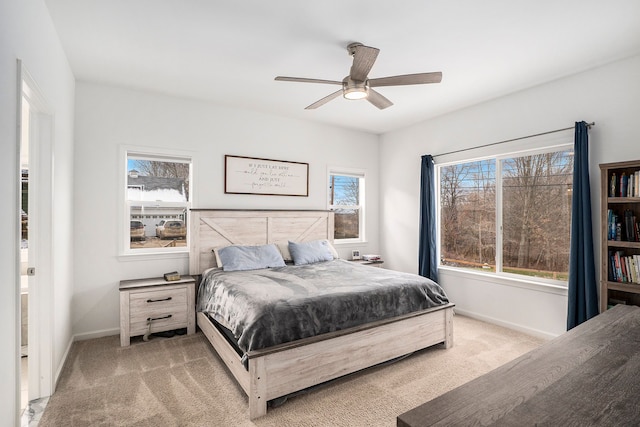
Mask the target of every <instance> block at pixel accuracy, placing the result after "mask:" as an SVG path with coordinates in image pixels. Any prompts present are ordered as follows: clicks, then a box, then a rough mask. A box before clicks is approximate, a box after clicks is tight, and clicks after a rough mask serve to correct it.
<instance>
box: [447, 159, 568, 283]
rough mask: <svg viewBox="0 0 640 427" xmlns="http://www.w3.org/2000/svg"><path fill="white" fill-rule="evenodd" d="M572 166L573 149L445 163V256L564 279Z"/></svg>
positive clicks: (451, 262)
mask: <svg viewBox="0 0 640 427" xmlns="http://www.w3.org/2000/svg"><path fill="white" fill-rule="evenodd" d="M572 171H573V151H572V150H567V151H556V152H551V153H544V154H535V155H528V156H522V157H512V158H502V159H489V160H480V161H475V162H468V163H459V164H454V165H447V166H442V167H440V205H441V221H440V227H441V230H440V231H441V233H440V234H441V241H440V247H441V255H440V256H441V264H442V265H446V266H454V267H460V268H468V269H479V270H482V271H487V272H499V273H500V272H502V273H511V274H519V275H526V276H533V277H540V278H546V279H555V280H560V281H566V280H567V278H568V271H569V238H570V231H571V190H572ZM496 206H501V210H500V209H496ZM500 211H501V212H502V218H500V217H499V214H500ZM497 215H498V217H497ZM496 227H498V228H497V229H498V230H502V233H496Z"/></svg>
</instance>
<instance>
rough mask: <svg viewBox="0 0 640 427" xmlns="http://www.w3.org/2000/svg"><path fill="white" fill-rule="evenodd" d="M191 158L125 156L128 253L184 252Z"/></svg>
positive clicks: (136, 153)
mask: <svg viewBox="0 0 640 427" xmlns="http://www.w3.org/2000/svg"><path fill="white" fill-rule="evenodd" d="M190 193H191V158H189V157H181V156H171V155H157V154H151V153H141V152H133V151H128V152H126V179H125V189H124V194H125V197H124V198H125V204H124V206H125V218H126V221H125V224H126V226H125V230H126V232H125V233H124V236H123V237H124V240H125V245H124V246H125V253H142V252H145V253H162V252H184V251H185V250H186V249H187V248H188V245H187V236H188V232H187V231H188V224H187V220H188V215H187V213H188V210H189V207H190V203H191V196H190Z"/></svg>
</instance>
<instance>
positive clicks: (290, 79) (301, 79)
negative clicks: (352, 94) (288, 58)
mask: <svg viewBox="0 0 640 427" xmlns="http://www.w3.org/2000/svg"><path fill="white" fill-rule="evenodd" d="M275 79H276V80H278V81H281V82H298V83H324V84H331V85H341V84H342V82H339V81H337V80H322V79H307V78H305V77H284V76H278V77H276V78H275Z"/></svg>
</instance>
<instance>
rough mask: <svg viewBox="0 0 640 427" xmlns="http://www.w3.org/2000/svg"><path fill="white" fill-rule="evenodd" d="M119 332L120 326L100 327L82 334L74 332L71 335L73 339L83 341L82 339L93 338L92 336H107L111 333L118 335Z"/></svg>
mask: <svg viewBox="0 0 640 427" xmlns="http://www.w3.org/2000/svg"><path fill="white" fill-rule="evenodd" d="M119 334H120V328H115V329H101V330H99V331H93V332H86V333H84V334H75V335H74V336H73V340H74V341H84V340H90V339H93V338H102V337H109V336H111V335H119Z"/></svg>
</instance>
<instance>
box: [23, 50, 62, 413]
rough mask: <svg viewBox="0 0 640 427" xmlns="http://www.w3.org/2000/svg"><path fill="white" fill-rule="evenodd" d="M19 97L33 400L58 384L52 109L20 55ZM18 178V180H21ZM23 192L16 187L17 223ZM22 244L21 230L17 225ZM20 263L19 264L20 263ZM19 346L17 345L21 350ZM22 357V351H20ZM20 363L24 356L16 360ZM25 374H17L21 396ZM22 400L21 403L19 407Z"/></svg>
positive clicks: (30, 394) (45, 394)
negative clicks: (25, 110) (25, 113)
mask: <svg viewBox="0 0 640 427" xmlns="http://www.w3.org/2000/svg"><path fill="white" fill-rule="evenodd" d="M17 66H18V102H17V104H18V105H17V117H18V120H17V122H18V123H17V125H18V132H17V143H18V156H17V157H18V164H17V171H18V173H20V171H21V158H20V150H21V145H22V123H23V120H22V119H23V117H22V103H23V99H26V100H27V102H28V103H29V107H30V108H29V142H28V143H29V249H28V266H29V267H33V268H35V271H36V274H35V275H34V276H29V304H28V307H29V308H28V311H29V314H28V316H29V326H28V336H29V344H28V345H29V359H28V366H29V375H28V376H29V401H31V400H34V399H38V398H41V397H46V396H50V395H51V394H52V393H53V390H54V377H53V375H54V370H53V326H52V325H53V310H52V308H53V292H52V287H53V277H54V276H53V260H52V257H53V188H54V187H53V123H54V118H53V112H52V110H51V108H50V107H49V104H48V103H47V102H46V99H45V98H44V96H43V95H42V92H41V90H40V89H39V87H38V85H37V83H36V81H35V80H34V79H33V77H32V76H31V75H30V74H29V72H28V71H27V69H26V68H25V66H24V64H23V63H22V61H21V60H20V59H18V61H17ZM20 181H21V180H18V186H20V185H21V184H20ZM20 210H21V192H20V191H19V192H18V200H17V209H16V214H17V215H18V221H17V223H18V225H19V224H20V223H21V222H20ZM18 236H19V238H18V241H17V245H18V250H20V241H21V233H20V226H18ZM19 267H20V266H18V268H19ZM16 282H17V283H16V292H17V297H16V301H17V304H18V307H17V313H18V322H17V328H18V333H20V328H21V305H20V293H21V289H20V288H21V286H20V270H19V269H18V271H17V274H16ZM19 348H20V347H18V350H19ZM16 357H17V358H18V359H19V358H20V354H19V352H16ZM18 366H20V360H18ZM20 381H21V375H17V382H18V384H17V389H18V390H17V391H18V395H17V396H18V402H19V401H20ZM20 406H21V405H20V404H18V407H20Z"/></svg>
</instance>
